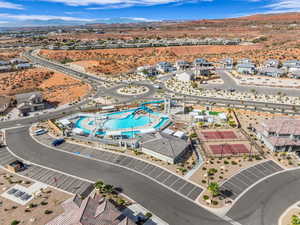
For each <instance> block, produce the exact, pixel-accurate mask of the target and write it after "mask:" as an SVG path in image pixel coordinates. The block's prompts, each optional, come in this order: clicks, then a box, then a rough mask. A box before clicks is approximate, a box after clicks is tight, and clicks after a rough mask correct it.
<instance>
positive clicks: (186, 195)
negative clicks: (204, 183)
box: [186, 186, 197, 196]
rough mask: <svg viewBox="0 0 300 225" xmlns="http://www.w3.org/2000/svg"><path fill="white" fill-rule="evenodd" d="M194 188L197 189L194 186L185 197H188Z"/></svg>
mask: <svg viewBox="0 0 300 225" xmlns="http://www.w3.org/2000/svg"><path fill="white" fill-rule="evenodd" d="M196 188H197V187H196V186H194V187H193V188H192V190H191V191H190V192H189V193H188V194H187V195H186V196H189V195H190V194H191V193H192V192H193V191H194V190H195V189H196Z"/></svg>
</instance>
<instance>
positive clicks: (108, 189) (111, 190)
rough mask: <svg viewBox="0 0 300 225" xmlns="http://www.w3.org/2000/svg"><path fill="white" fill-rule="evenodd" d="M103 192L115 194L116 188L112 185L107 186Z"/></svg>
mask: <svg viewBox="0 0 300 225" xmlns="http://www.w3.org/2000/svg"><path fill="white" fill-rule="evenodd" d="M102 190H103V192H105V193H107V194H110V193H112V192H113V190H114V187H113V186H112V185H110V184H105V185H104V187H103V188H102Z"/></svg>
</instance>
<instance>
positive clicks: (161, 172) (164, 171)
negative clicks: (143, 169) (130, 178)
mask: <svg viewBox="0 0 300 225" xmlns="http://www.w3.org/2000/svg"><path fill="white" fill-rule="evenodd" d="M163 172H165V171H164V170H162V171H161V173H160V174H159V175H157V176H156V177H154V178H158V177H159V176H160V175H162V173H163Z"/></svg>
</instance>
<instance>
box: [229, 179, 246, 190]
mask: <svg viewBox="0 0 300 225" xmlns="http://www.w3.org/2000/svg"><path fill="white" fill-rule="evenodd" d="M228 183H229V185H231V186H233V187H236V188H237V189H239V190H241V191H243V190H245V189H242V188H241V187H240V186H239V185H237V184H235V183H233V182H231V181H228Z"/></svg>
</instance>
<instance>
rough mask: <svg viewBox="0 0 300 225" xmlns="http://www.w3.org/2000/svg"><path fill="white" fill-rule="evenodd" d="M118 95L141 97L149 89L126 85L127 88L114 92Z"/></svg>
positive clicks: (141, 86)
mask: <svg viewBox="0 0 300 225" xmlns="http://www.w3.org/2000/svg"><path fill="white" fill-rule="evenodd" d="M116 91H117V93H118V94H120V95H129V96H132V95H142V94H146V93H148V92H149V88H148V87H146V86H143V85H136V84H133V85H131V84H130V85H128V86H123V87H121V88H119V89H117V90H116Z"/></svg>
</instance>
